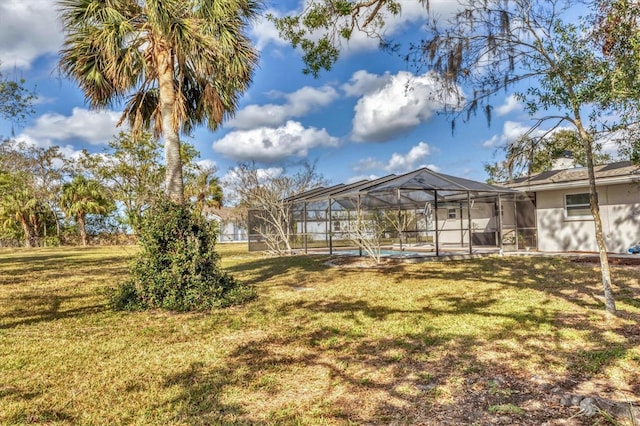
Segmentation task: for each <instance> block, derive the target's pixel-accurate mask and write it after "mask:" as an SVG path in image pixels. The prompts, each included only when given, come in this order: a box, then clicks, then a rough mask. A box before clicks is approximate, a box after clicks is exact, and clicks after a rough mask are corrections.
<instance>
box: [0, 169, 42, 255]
mask: <svg viewBox="0 0 640 426" xmlns="http://www.w3.org/2000/svg"><path fill="white" fill-rule="evenodd" d="M31 183H32V182H31V180H30V179H29V177H28V176H27V175H25V174H24V173H14V174H11V173H9V172H7V171H5V170H1V169H0V221H1V226H2V228H4V229H11V228H13V226H14V225H17V224H19V226H20V227H21V228H22V234H23V236H24V245H25V247H37V246H38V244H39V238H40V235H39V223H40V218H41V216H42V214H43V210H44V208H43V207H44V206H43V203H42V202H41V201H40V200H39V198H38V196H37V195H36V193H35V192H34V191H33V186H32V184H31Z"/></svg>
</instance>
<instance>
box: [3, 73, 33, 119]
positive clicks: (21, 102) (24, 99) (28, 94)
mask: <svg viewBox="0 0 640 426" xmlns="http://www.w3.org/2000/svg"><path fill="white" fill-rule="evenodd" d="M24 84H25V80H24V79H20V80H15V79H14V80H12V79H10V78H8V77H6V76H4V75H3V74H2V73H1V72H0V117H2V118H3V119H5V120H8V121H11V122H14V123H21V122H22V121H23V120H24V119H25V118H27V117H28V116H29V115H31V114H33V112H34V111H33V101H34V100H35V98H36V95H35V92H33V91H30V90H28V89H27V88H25V87H24Z"/></svg>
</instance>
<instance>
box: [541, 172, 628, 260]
mask: <svg viewBox="0 0 640 426" xmlns="http://www.w3.org/2000/svg"><path fill="white" fill-rule="evenodd" d="M588 191H589V190H588V188H587V187H586V186H585V187H574V188H570V189H561V190H551V191H537V228H538V249H539V250H540V251H547V252H556V251H560V252H564V251H589V252H593V251H597V250H598V247H597V243H596V240H595V226H594V223H593V219H591V218H590V217H588V216H587V217H579V218H573V217H567V216H566V213H565V205H564V203H565V195H566V194H577V193H587V192H588ZM598 198H599V201H600V214H601V217H602V227H603V233H604V236H605V242H606V245H607V251H609V252H611V253H626V252H627V249H628V248H629V247H630V246H631V245H633V244H635V243H637V242H638V241H639V240H640V185H639V184H634V183H632V184H620V185H605V186H598Z"/></svg>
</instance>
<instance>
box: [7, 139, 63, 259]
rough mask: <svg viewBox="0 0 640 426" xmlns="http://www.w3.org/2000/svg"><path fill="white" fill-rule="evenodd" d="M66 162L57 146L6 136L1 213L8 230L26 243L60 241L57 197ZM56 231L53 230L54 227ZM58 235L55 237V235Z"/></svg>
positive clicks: (32, 245) (27, 244)
mask: <svg viewBox="0 0 640 426" xmlns="http://www.w3.org/2000/svg"><path fill="white" fill-rule="evenodd" d="M65 171H66V163H65V161H64V159H63V157H62V154H61V153H60V151H59V148H58V147H50V148H46V149H45V148H40V147H35V146H30V145H26V144H24V143H17V142H15V141H13V140H10V139H7V140H5V141H3V142H2V143H1V144H0V172H2V173H3V175H4V177H3V180H4V184H3V185H1V186H2V189H0V195H1V196H2V197H1V199H0V205H1V206H2V207H1V208H0V216H1V217H2V220H3V224H4V225H3V227H4V228H5V229H7V230H8V229H13V230H15V229H16V228H15V225H19V228H20V229H21V230H22V232H18V233H17V234H15V235H16V236H18V237H19V238H22V239H23V240H24V243H25V245H26V246H29V247H35V246H38V245H40V244H41V237H42V238H45V239H46V240H47V241H48V242H49V243H51V242H57V243H59V242H60V237H61V235H60V233H61V226H60V217H59V209H58V207H57V206H58V197H59V189H60V183H61V180H62V178H63V176H64V174H65ZM51 227H52V229H53V230H50V229H49V228H51ZM54 237H55V238H54Z"/></svg>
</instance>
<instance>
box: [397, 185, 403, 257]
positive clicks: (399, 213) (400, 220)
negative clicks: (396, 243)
mask: <svg viewBox="0 0 640 426" xmlns="http://www.w3.org/2000/svg"><path fill="white" fill-rule="evenodd" d="M401 216H402V213H401V211H400V188H398V239H399V240H400V252H402V251H403V250H404V248H403V247H402V230H403V226H402V218H401Z"/></svg>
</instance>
